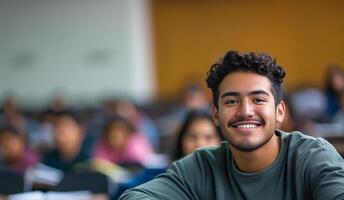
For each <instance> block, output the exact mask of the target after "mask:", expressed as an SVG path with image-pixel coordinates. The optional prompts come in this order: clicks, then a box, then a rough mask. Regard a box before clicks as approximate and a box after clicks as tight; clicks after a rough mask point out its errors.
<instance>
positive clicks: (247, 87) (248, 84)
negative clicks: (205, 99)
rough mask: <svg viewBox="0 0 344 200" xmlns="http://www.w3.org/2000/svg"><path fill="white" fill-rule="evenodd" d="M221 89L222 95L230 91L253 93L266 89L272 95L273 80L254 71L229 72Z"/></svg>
mask: <svg viewBox="0 0 344 200" xmlns="http://www.w3.org/2000/svg"><path fill="white" fill-rule="evenodd" d="M219 89H220V96H221V95H222V94H224V93H228V92H236V93H239V94H251V93H257V91H265V92H266V93H268V94H270V95H272V94H273V93H272V84H271V81H270V80H269V79H268V78H267V77H265V76H262V75H259V74H256V73H252V72H234V73H231V74H228V75H227V76H226V77H225V78H224V79H223V80H222V82H221V84H220V86H219ZM258 93H259V92H258Z"/></svg>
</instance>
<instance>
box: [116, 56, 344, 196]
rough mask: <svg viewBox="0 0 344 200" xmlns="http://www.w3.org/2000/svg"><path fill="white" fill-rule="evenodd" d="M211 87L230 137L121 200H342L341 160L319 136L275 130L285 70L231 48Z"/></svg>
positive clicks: (217, 115) (217, 117)
mask: <svg viewBox="0 0 344 200" xmlns="http://www.w3.org/2000/svg"><path fill="white" fill-rule="evenodd" d="M207 75H208V77H207V84H208V87H209V88H211V89H212V94H213V107H212V113H213V119H214V122H215V124H217V125H218V126H220V128H221V131H222V133H223V134H224V136H225V138H226V140H227V141H225V142H222V143H221V145H220V146H219V147H214V148H205V149H200V150H198V151H195V152H194V153H193V154H191V155H189V156H186V157H184V158H183V159H181V160H178V161H176V162H174V163H173V164H172V166H171V167H170V168H169V169H168V170H167V172H166V173H163V174H161V175H159V176H158V177H157V178H155V179H154V180H152V181H150V182H147V183H145V184H143V185H140V186H138V187H136V188H133V189H129V190H127V191H126V192H125V193H124V194H123V195H122V196H121V197H120V198H119V199H122V200H123V199H131V200H132V199H171V200H172V199H173V200H174V199H344V160H343V158H341V156H340V155H339V154H338V152H336V150H335V149H334V147H333V146H332V145H331V144H330V143H328V142H327V141H326V140H324V139H322V138H313V137H311V136H307V135H304V134H302V133H300V132H291V133H287V132H284V131H281V130H278V129H276V126H277V124H280V123H281V122H282V121H283V118H284V113H285V105H284V102H283V100H282V82H283V78H284V76H285V71H284V69H283V68H282V67H281V66H278V65H276V61H275V59H272V58H271V57H270V56H269V55H267V54H264V53H262V54H257V53H253V52H251V53H244V54H242V53H239V52H237V51H229V52H227V53H226V55H225V56H224V58H223V59H220V60H219V62H217V63H215V64H214V65H212V67H211V69H210V71H209V72H208V74H207Z"/></svg>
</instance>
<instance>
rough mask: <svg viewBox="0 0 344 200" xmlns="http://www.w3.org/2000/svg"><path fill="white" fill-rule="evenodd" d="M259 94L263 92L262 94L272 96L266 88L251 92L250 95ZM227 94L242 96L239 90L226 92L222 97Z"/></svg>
mask: <svg viewBox="0 0 344 200" xmlns="http://www.w3.org/2000/svg"><path fill="white" fill-rule="evenodd" d="M258 94H262V95H266V96H270V95H269V93H268V92H266V91H265V90H255V91H252V92H249V93H248V95H249V96H252V95H258ZM227 96H241V95H240V93H239V92H225V93H223V94H222V95H221V98H224V97H227Z"/></svg>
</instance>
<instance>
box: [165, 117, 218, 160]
mask: <svg viewBox="0 0 344 200" xmlns="http://www.w3.org/2000/svg"><path fill="white" fill-rule="evenodd" d="M199 119H207V120H209V121H211V122H213V119H212V117H211V114H210V112H209V111H207V110H190V111H189V112H188V113H187V114H186V117H185V118H184V121H183V123H182V124H181V127H180V129H179V131H178V133H177V140H176V145H175V150H174V152H173V155H172V159H173V160H178V159H179V158H181V157H183V156H184V152H183V148H182V141H183V139H184V138H185V136H186V132H187V130H188V129H189V127H190V125H191V124H192V123H193V122H194V121H196V120H199ZM214 127H215V128H216V133H217V135H218V136H219V138H220V139H221V140H223V139H224V137H223V135H222V133H221V131H220V128H219V127H217V126H216V125H215V124H214Z"/></svg>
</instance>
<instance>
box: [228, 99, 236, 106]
mask: <svg viewBox="0 0 344 200" xmlns="http://www.w3.org/2000/svg"><path fill="white" fill-rule="evenodd" d="M236 103H238V100H235V99H230V100H226V101H225V105H233V104H236Z"/></svg>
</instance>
